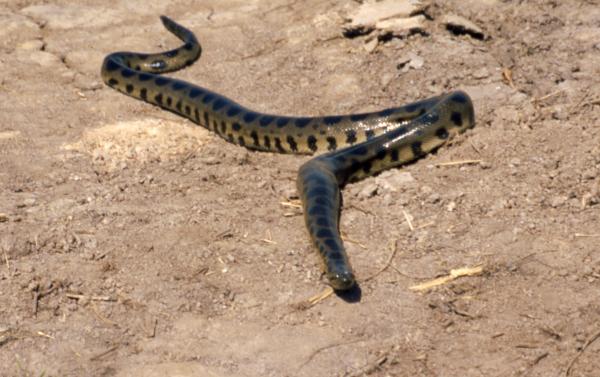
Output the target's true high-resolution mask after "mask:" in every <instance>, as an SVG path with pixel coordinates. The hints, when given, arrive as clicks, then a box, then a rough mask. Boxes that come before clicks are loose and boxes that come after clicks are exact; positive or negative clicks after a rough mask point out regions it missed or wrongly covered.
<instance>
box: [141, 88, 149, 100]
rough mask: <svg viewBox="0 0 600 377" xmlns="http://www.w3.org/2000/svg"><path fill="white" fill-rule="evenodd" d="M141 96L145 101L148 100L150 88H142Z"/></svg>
mask: <svg viewBox="0 0 600 377" xmlns="http://www.w3.org/2000/svg"><path fill="white" fill-rule="evenodd" d="M140 98H141V99H143V100H144V101H148V90H147V89H146V88H142V89H140Z"/></svg>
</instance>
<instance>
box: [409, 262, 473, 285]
mask: <svg viewBox="0 0 600 377" xmlns="http://www.w3.org/2000/svg"><path fill="white" fill-rule="evenodd" d="M481 273H483V266H476V267H463V268H458V269H454V270H451V271H450V274H449V275H447V276H442V277H440V278H437V279H433V280H430V281H428V282H425V283H421V284H417V285H413V286H412V287H409V289H410V290H412V291H427V290H429V289H432V288H435V287H438V286H440V285H444V284H447V283H449V282H451V281H452V280H454V279H457V278H459V277H463V276H474V275H479V274H481Z"/></svg>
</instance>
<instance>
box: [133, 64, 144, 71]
mask: <svg viewBox="0 0 600 377" xmlns="http://www.w3.org/2000/svg"><path fill="white" fill-rule="evenodd" d="M134 69H135V70H136V71H139V70H140V69H142V68H141V67H140V66H139V64H138V65H136V66H135V68H134Z"/></svg>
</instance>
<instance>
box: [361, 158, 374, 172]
mask: <svg viewBox="0 0 600 377" xmlns="http://www.w3.org/2000/svg"><path fill="white" fill-rule="evenodd" d="M371 167H372V164H371V161H369V160H367V161H365V162H363V165H362V170H363V171H364V172H365V173H366V174H369V173H370V172H371Z"/></svg>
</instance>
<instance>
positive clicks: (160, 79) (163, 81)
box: [154, 76, 169, 86]
mask: <svg viewBox="0 0 600 377" xmlns="http://www.w3.org/2000/svg"><path fill="white" fill-rule="evenodd" d="M154 83H155V84H156V85H158V86H164V85H167V84H168V83H169V79H167V78H165V77H160V76H158V77H157V78H155V79H154Z"/></svg>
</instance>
